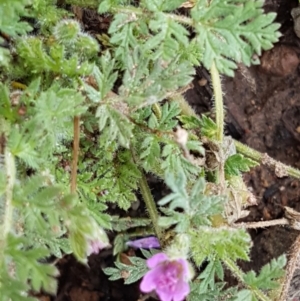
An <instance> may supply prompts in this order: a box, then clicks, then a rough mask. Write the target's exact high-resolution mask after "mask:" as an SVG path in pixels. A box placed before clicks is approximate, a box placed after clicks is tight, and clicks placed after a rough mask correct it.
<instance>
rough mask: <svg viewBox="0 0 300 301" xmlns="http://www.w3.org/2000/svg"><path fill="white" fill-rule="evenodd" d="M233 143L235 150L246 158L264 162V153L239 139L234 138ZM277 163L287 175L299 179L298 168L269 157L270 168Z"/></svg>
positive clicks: (299, 172) (274, 166)
mask: <svg viewBox="0 0 300 301" xmlns="http://www.w3.org/2000/svg"><path fill="white" fill-rule="evenodd" d="M234 144H235V146H236V150H237V151H238V152H239V153H241V154H243V155H245V156H246V157H248V158H251V159H253V160H255V161H258V162H260V163H262V164H264V162H262V161H263V158H264V154H262V153H260V152H258V151H256V150H254V149H252V148H251V147H249V146H247V145H244V144H242V143H241V142H239V141H236V140H235V141H234ZM277 165H281V166H282V167H283V168H284V169H285V170H286V172H287V174H288V175H289V176H291V177H294V178H296V179H300V170H299V169H297V168H294V167H291V166H289V165H285V164H283V163H281V162H279V161H276V160H275V159H273V158H271V157H270V160H269V162H268V166H269V167H272V168H276V166H277Z"/></svg>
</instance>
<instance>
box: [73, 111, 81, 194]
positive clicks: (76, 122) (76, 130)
mask: <svg viewBox="0 0 300 301" xmlns="http://www.w3.org/2000/svg"><path fill="white" fill-rule="evenodd" d="M79 121H80V118H79V116H75V117H74V138H73V159H72V170H71V193H76V186H77V168H78V167H77V165H78V153H79V132H80V125H79Z"/></svg>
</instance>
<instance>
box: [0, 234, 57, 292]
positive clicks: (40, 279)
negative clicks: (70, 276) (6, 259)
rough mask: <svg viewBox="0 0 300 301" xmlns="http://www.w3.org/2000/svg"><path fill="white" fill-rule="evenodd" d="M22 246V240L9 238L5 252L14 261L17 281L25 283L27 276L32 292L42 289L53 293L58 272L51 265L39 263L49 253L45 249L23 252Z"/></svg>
mask: <svg viewBox="0 0 300 301" xmlns="http://www.w3.org/2000/svg"><path fill="white" fill-rule="evenodd" d="M22 245H24V240H23V239H21V238H17V237H14V236H9V238H8V243H7V249H6V250H5V252H6V254H7V255H9V256H11V257H12V258H13V259H14V264H15V266H16V275H17V277H18V279H19V280H21V281H23V282H25V281H26V280H27V279H28V276H29V279H30V280H31V286H32V288H33V290H34V291H36V292H39V291H40V290H41V289H44V290H45V291H47V292H50V293H55V292H56V288H57V283H56V279H55V278H54V277H56V276H58V270H57V269H56V268H55V267H54V266H53V265H50V264H49V265H48V264H41V263H40V262H39V261H40V260H41V259H44V258H45V257H46V256H49V255H50V253H49V251H48V250H47V249H45V248H34V249H29V250H24V249H22Z"/></svg>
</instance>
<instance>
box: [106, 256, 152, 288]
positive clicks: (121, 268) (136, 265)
mask: <svg viewBox="0 0 300 301" xmlns="http://www.w3.org/2000/svg"><path fill="white" fill-rule="evenodd" d="M129 260H130V261H131V263H132V265H126V264H124V263H121V262H115V266H116V268H105V269H103V271H104V273H105V274H106V275H108V276H110V277H109V280H118V279H122V278H123V279H124V280H125V281H124V283H125V284H130V283H133V282H136V281H137V280H139V279H140V278H142V277H143V276H144V275H145V274H146V272H147V271H148V268H147V266H146V260H145V259H141V258H139V257H129Z"/></svg>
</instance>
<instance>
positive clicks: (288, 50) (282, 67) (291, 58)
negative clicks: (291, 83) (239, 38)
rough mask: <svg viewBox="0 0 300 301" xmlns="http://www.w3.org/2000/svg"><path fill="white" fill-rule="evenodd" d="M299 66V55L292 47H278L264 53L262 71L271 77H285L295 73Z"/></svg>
mask: <svg viewBox="0 0 300 301" xmlns="http://www.w3.org/2000/svg"><path fill="white" fill-rule="evenodd" d="M298 64H299V58H298V55H297V53H296V51H295V50H294V49H293V48H292V47H288V46H285V45H278V46H275V47H274V48H272V49H271V50H268V51H266V52H264V54H263V55H262V57H261V66H260V69H261V71H262V72H264V73H266V74H269V75H274V76H280V77H285V76H288V75H290V74H292V73H294V72H295V71H296V69H297V67H298Z"/></svg>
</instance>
